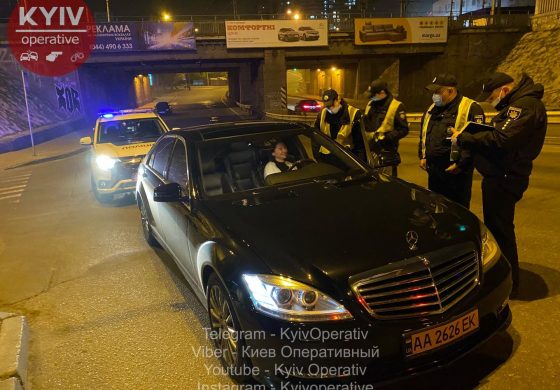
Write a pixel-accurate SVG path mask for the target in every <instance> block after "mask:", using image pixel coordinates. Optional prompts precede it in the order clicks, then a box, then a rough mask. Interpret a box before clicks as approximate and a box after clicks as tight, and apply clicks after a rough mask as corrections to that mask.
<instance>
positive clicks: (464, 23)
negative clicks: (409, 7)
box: [0, 0, 560, 37]
mask: <svg viewBox="0 0 560 390" xmlns="http://www.w3.org/2000/svg"><path fill="white" fill-rule="evenodd" d="M559 1H560V0H559ZM409 16H426V15H409ZM362 17H368V18H370V17H371V18H379V17H387V18H392V17H398V15H392V14H388V13H387V14H380V13H375V14H370V15H362V14H360V13H346V14H338V15H337V17H336V18H332V17H331V18H329V19H328V23H329V31H330V32H332V33H336V32H342V33H348V34H353V33H354V19H356V18H362ZM287 19H289V18H288V17H287V15H285V14H247V15H236V16H234V15H228V14H224V15H173V21H175V22H193V24H194V28H195V34H196V35H197V36H200V37H205V36H224V35H225V23H224V22H225V21H226V20H287ZM111 21H112V22H158V21H162V20H161V18H160V17H159V16H112V17H111ZM6 22H7V20H3V19H0V23H6ZM97 22H98V23H103V22H104V20H103V18H101V17H98V18H97ZM530 26H531V15H530V14H528V13H526V14H513V13H507V14H500V15H494V16H491V15H477V14H472V13H469V14H462V15H460V16H457V15H455V16H452V17H449V29H450V30H460V29H471V28H529V27H530Z"/></svg>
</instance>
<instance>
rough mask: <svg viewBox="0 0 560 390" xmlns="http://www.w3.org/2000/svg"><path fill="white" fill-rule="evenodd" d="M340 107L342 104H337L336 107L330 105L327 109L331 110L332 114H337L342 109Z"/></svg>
mask: <svg viewBox="0 0 560 390" xmlns="http://www.w3.org/2000/svg"><path fill="white" fill-rule="evenodd" d="M340 107H342V106H341V105H339V106H336V107H329V108H327V111H328V112H330V113H331V114H336V113H337V112H339V111H340Z"/></svg>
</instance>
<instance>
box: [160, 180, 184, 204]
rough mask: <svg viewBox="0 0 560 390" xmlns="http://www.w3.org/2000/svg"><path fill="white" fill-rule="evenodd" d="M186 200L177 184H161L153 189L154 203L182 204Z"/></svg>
mask: <svg viewBox="0 0 560 390" xmlns="http://www.w3.org/2000/svg"><path fill="white" fill-rule="evenodd" d="M188 199H189V198H188V196H187V195H186V194H185V193H184V191H183V188H182V187H181V186H180V185H179V184H177V183H169V184H162V185H160V186H157V187H156V188H155V189H154V202H182V201H185V200H188Z"/></svg>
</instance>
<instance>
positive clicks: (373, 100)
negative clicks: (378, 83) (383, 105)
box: [371, 95, 381, 102]
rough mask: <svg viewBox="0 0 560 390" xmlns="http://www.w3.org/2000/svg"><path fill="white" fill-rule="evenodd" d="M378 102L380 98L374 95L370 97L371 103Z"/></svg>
mask: <svg viewBox="0 0 560 390" xmlns="http://www.w3.org/2000/svg"><path fill="white" fill-rule="evenodd" d="M380 100H381V98H380V97H377V96H376V95H373V96H372V97H371V101H372V102H378V101H380Z"/></svg>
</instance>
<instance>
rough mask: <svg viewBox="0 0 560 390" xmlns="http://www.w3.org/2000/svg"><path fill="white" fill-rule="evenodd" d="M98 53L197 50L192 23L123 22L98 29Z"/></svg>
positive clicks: (96, 49) (103, 25) (96, 27)
mask: <svg viewBox="0 0 560 390" xmlns="http://www.w3.org/2000/svg"><path fill="white" fill-rule="evenodd" d="M95 29H96V37H97V40H96V43H95V46H94V50H95V51H96V52H112V51H145V50H195V49H196V41H195V37H194V29H193V24H192V22H171V23H170V22H123V23H118V22H117V23H99V24H97V25H96V26H95Z"/></svg>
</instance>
